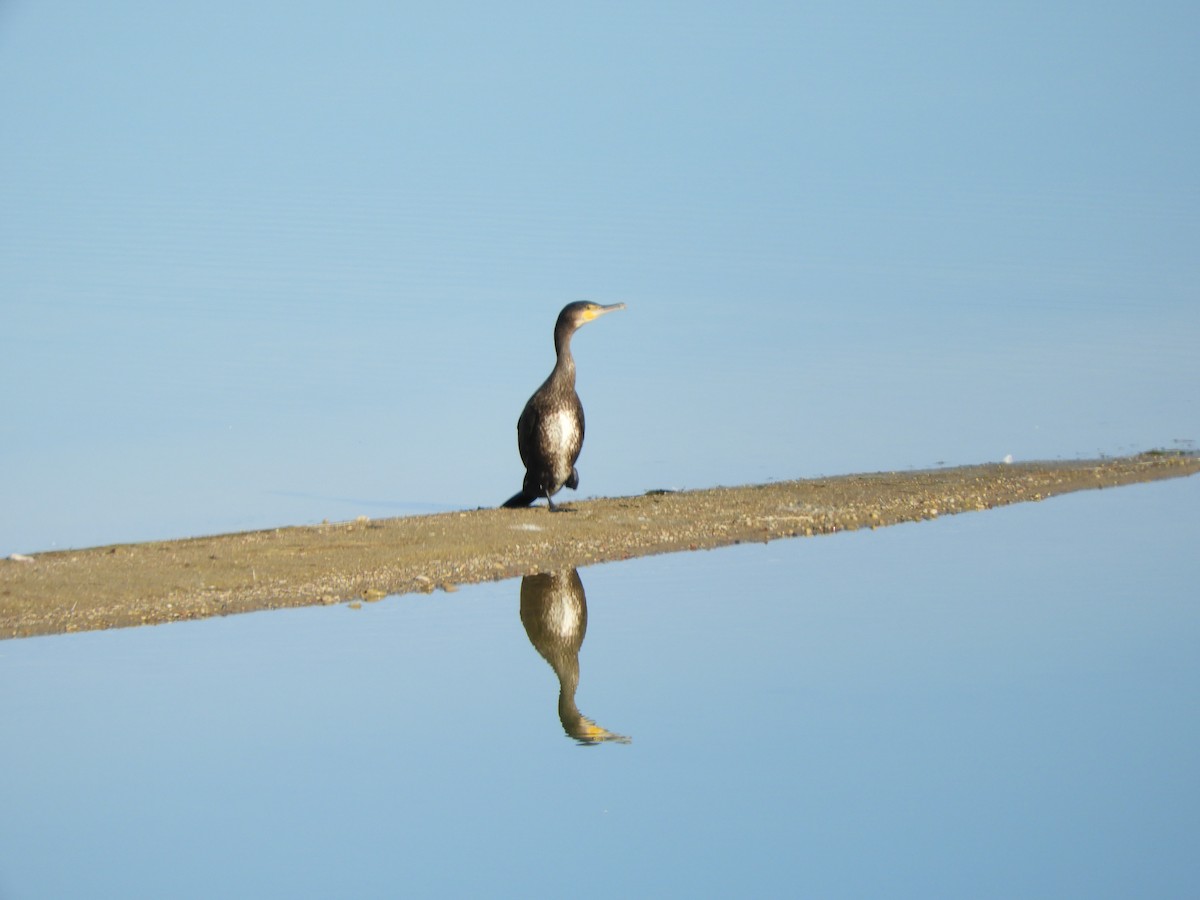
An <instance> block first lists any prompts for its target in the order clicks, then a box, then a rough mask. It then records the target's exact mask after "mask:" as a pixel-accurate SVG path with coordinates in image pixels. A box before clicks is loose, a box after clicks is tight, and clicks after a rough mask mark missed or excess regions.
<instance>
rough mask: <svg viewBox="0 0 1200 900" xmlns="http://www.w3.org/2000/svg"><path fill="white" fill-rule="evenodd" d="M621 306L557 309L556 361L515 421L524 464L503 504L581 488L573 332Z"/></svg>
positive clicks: (579, 412) (579, 411)
mask: <svg viewBox="0 0 1200 900" xmlns="http://www.w3.org/2000/svg"><path fill="white" fill-rule="evenodd" d="M623 308H624V304H623V303H618V304H616V305H614V306H599V305H598V304H595V303H571V304H568V305H567V306H566V307H564V308H563V310H562V312H561V313H559V316H558V321H557V322H556V323H555V326H554V349H555V352H556V354H557V357H558V358H557V361H556V362H555V364H554V370H553V371H552V372H551V373H550V377H549V378H547V379H546V380H545V381H544V382H542V386H541V387H539V388H538V389H537V390H536V391H534V394H533V396H532V397H530V398H529V401H528V402H527V403H526V404H525V408H524V409H523V410H522V411H521V417H520V418H519V419H518V420H517V449H518V450H519V451H520V453H521V462H522V463H524V464H525V481H524V483H523V484H522V486H521V491H520V493H518V494H514V495H513V496H512V497H510V498H509V499H508V500H507V501H506V502H505V503H504V505H505V506H507V507H520V506H529V505H530V504H531V503H533V502H534V501H535V500H537V499H538V498H539V497H545V498H546V502H547V503H549V504H550V508H551V509H553V508H554V501H553V500H551V497H553V496H554V495H555V494H557V493H558V492H559V491H560V490H562V489H563V488H564V487H568V488H571V489H572V490H575V489H576V488H577V487H579V471H578V470H577V469H576V468H575V462H576V460H578V459H579V451H580V450H581V449H582V448H583V431H584V425H583V404H582V403H581V402H580V401H579V395H578V394H577V393H575V360H574V359H573V358H572V356H571V335H572V334H574V333H575V330H576V329H577V328H579V326H580V325H582V324H583V323H584V322H589V321H591V320H592V319H594V318H596V317H597V316H599V315H603V314H604V313H606V312H611V311H612V310H614V309H623Z"/></svg>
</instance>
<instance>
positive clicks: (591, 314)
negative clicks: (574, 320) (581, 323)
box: [587, 303, 625, 322]
mask: <svg viewBox="0 0 1200 900" xmlns="http://www.w3.org/2000/svg"><path fill="white" fill-rule="evenodd" d="M624 308H625V304H624V303H613V304H611V305H609V306H593V307H591V308H590V309H589V310H588V311H587V321H589V322H590V321H592V319H598V318H600V316H602V315H604V314H605V313H610V312H616V311H617V310H618V309H624Z"/></svg>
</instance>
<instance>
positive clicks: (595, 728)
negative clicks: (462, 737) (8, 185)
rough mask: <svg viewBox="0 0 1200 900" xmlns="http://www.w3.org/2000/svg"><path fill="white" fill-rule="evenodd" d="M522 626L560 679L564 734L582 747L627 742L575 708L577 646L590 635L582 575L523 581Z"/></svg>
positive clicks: (546, 575)
mask: <svg viewBox="0 0 1200 900" xmlns="http://www.w3.org/2000/svg"><path fill="white" fill-rule="evenodd" d="M521 624H523V625H524V626H525V633H526V634H527V635H529V642H530V643H531V644H533V646H534V647H535V648H536V649H537V652H538V653H540V654H542V656H543V658H545V660H546V662H548V663H550V668H552V669H554V674H555V675H557V676H558V718H559V720H560V721H561V722H562V726H563V730H564V731H565V732H566V733H567V734H569V735H570V736H571V737H573V738H575V740H577V741H579V742H580V743H581V744H599V743H601V742H602V741H619V742H620V743H622V744H627V743H629V738H627V737H625V736H624V735H620V734H613V733H612V732H611V731H608V730H606V729H604V728H601V727H600V726H599V725H597V724H596V723H595V722H593V721H592V720H591V719H589V718H588V717H587V716H585V715H584V714H583V713H581V712H580V711H579V707H578V706H576V705H575V689H576V688H577V687H579V648H580V646H581V645H582V644H583V636H584V634H585V633H586V632H587V597H586V596H585V595H584V593H583V582H582V581H580V580H579V573H578V572H577V571H575V570H574V569H566V570H564V571H562V572H544V573H542V574H540V575H526V576H525V577H524V578H522V579H521Z"/></svg>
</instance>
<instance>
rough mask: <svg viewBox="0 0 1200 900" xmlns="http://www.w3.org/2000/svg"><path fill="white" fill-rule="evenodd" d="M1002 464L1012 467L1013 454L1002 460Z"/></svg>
mask: <svg viewBox="0 0 1200 900" xmlns="http://www.w3.org/2000/svg"><path fill="white" fill-rule="evenodd" d="M1000 462H1002V463H1004V464H1005V465H1006V466H1011V465H1012V454H1011V453H1008V454H1006V455H1005V457H1004V459H1002V460H1000Z"/></svg>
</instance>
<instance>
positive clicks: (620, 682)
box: [0, 479, 1200, 900]
mask: <svg viewBox="0 0 1200 900" xmlns="http://www.w3.org/2000/svg"><path fill="white" fill-rule="evenodd" d="M1198 501H1200V480H1197V479H1187V480H1173V481H1168V482H1161V483H1155V484H1149V485H1140V486H1134V487H1127V488H1120V489H1117V490H1105V491H1094V492H1088V493H1082V494H1073V495H1069V496H1065V497H1059V498H1055V499H1052V500H1049V501H1046V502H1043V503H1029V504H1023V505H1020V506H1016V507H1010V508H1004V509H996V510H991V511H987V512H981V513H970V514H965V515H960V516H955V517H947V518H942V519H940V520H936V521H932V522H925V523H920V524H908V525H901V526H896V527H891V528H886V529H880V530H877V531H865V532H855V533H849V534H840V535H835V536H829V537H821V538H813V539H798V540H789V541H780V542H775V543H771V544H768V545H745V546H739V547H733V548H727V549H722V550H716V551H711V552H700V553H687V554H677V555H671V556H663V557H654V558H644V559H638V560H633V561H629V562H624V563H619V564H607V565H600V566H595V567H591V568H585V569H582V570H580V571H579V573H578V574H579V578H580V582H581V584H582V586H583V587H584V588H585V590H586V607H587V625H586V640H585V641H584V642H583V643H582V647H581V648H578V654H577V657H576V659H577V663H578V676H579V677H578V691H577V694H576V700H577V701H578V706H579V709H580V710H581V712H582V714H583V715H584V716H586V717H587V718H588V719H589V720H590V721H592V722H594V723H596V726H597V728H599V729H602V730H603V731H605V732H607V733H608V734H609V735H620V736H623V737H627V738H628V739H629V742H628V743H621V742H618V741H616V740H608V741H604V742H599V743H581V742H580V741H578V740H576V739H575V738H573V737H572V736H570V735H569V734H568V733H567V732H566V730H565V729H564V725H563V722H562V720H560V716H559V705H558V698H559V682H558V680H557V678H556V674H555V671H554V670H553V669H552V668H551V666H548V665H547V660H546V659H543V656H542V653H543V650H541V649H539V648H537V647H535V646H534V645H533V644H532V643H531V632H530V631H528V630H527V629H526V627H525V626H523V623H522V610H521V606H522V585H521V583H520V582H517V581H507V582H499V583H493V584H484V585H477V586H467V587H463V588H462V589H460V590H459V591H458V592H456V593H452V594H445V593H436V594H433V595H428V596H425V595H418V596H403V597H396V598H388V599H386V600H384V601H382V602H379V603H374V604H366V605H364V606H363V607H362V608H361V609H357V610H354V609H350V608H348V607H347V606H338V607H331V608H310V609H301V610H288V611H276V612H264V613H254V614H248V615H241V616H235V617H230V618H224V619H211V620H206V621H200V622H189V623H180V624H171V625H163V626H156V627H143V628H135V629H128V630H119V631H109V632H100V633H87V634H74V635H65V636H57V637H44V638H32V639H26V640H9V641H4V642H0V718H2V720H3V722H4V733H5V740H4V741H3V742H0V771H4V772H5V773H8V774H7V776H6V778H5V779H4V780H3V782H2V784H0V810H3V812H2V813H0V896H3V897H5V898H11V900H26V898H41V897H47V898H49V897H65V896H88V897H122V898H129V897H157V896H173V897H212V896H238V897H249V896H295V897H327V896H361V897H370V896H380V897H383V896H397V895H414V894H415V895H463V894H487V895H491V896H513V897H516V896H529V895H535V896H537V895H540V896H550V895H554V896H557V895H561V894H562V893H566V892H570V893H574V894H578V895H581V896H606V895H611V894H612V893H613V892H614V891H621V892H629V893H635V894H648V893H662V894H668V895H684V894H701V895H710V896H711V895H718V896H722V895H723V896H733V895H738V896H743V895H745V894H746V893H760V894H773V895H783V894H787V895H791V896H820V897H853V896H890V897H929V896H968V895H969V896H976V897H1013V896H1024V897H1056V898H1063V897H1088V898H1095V897H1128V896H1132V895H1143V896H1155V897H1181V898H1182V897H1187V896H1191V895H1193V894H1194V890H1195V887H1196V885H1197V884H1198V883H1200V881H1198V879H1200V863H1198V862H1197V859H1196V856H1195V853H1194V841H1193V836H1194V835H1195V834H1196V833H1197V828H1198V827H1200V812H1198V810H1200V779H1198V778H1197V768H1196V763H1195V760H1196V759H1198V758H1200V726H1198V725H1197V720H1196V717H1195V716H1194V715H1192V713H1191V711H1192V710H1194V709H1195V708H1196V707H1197V704H1198V703H1200V660H1198V657H1197V655H1196V653H1195V648H1196V646H1197V645H1198V641H1200V606H1198V605H1197V603H1196V601H1195V596H1196V590H1195V588H1196V583H1197V576H1198V575H1200V564H1198V563H1197V560H1196V556H1195V552H1194V548H1195V536H1196V534H1197V533H1198V531H1197V529H1198V526H1200V513H1198V512H1197V510H1200V502H1198ZM548 658H549V657H547V659H548Z"/></svg>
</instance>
